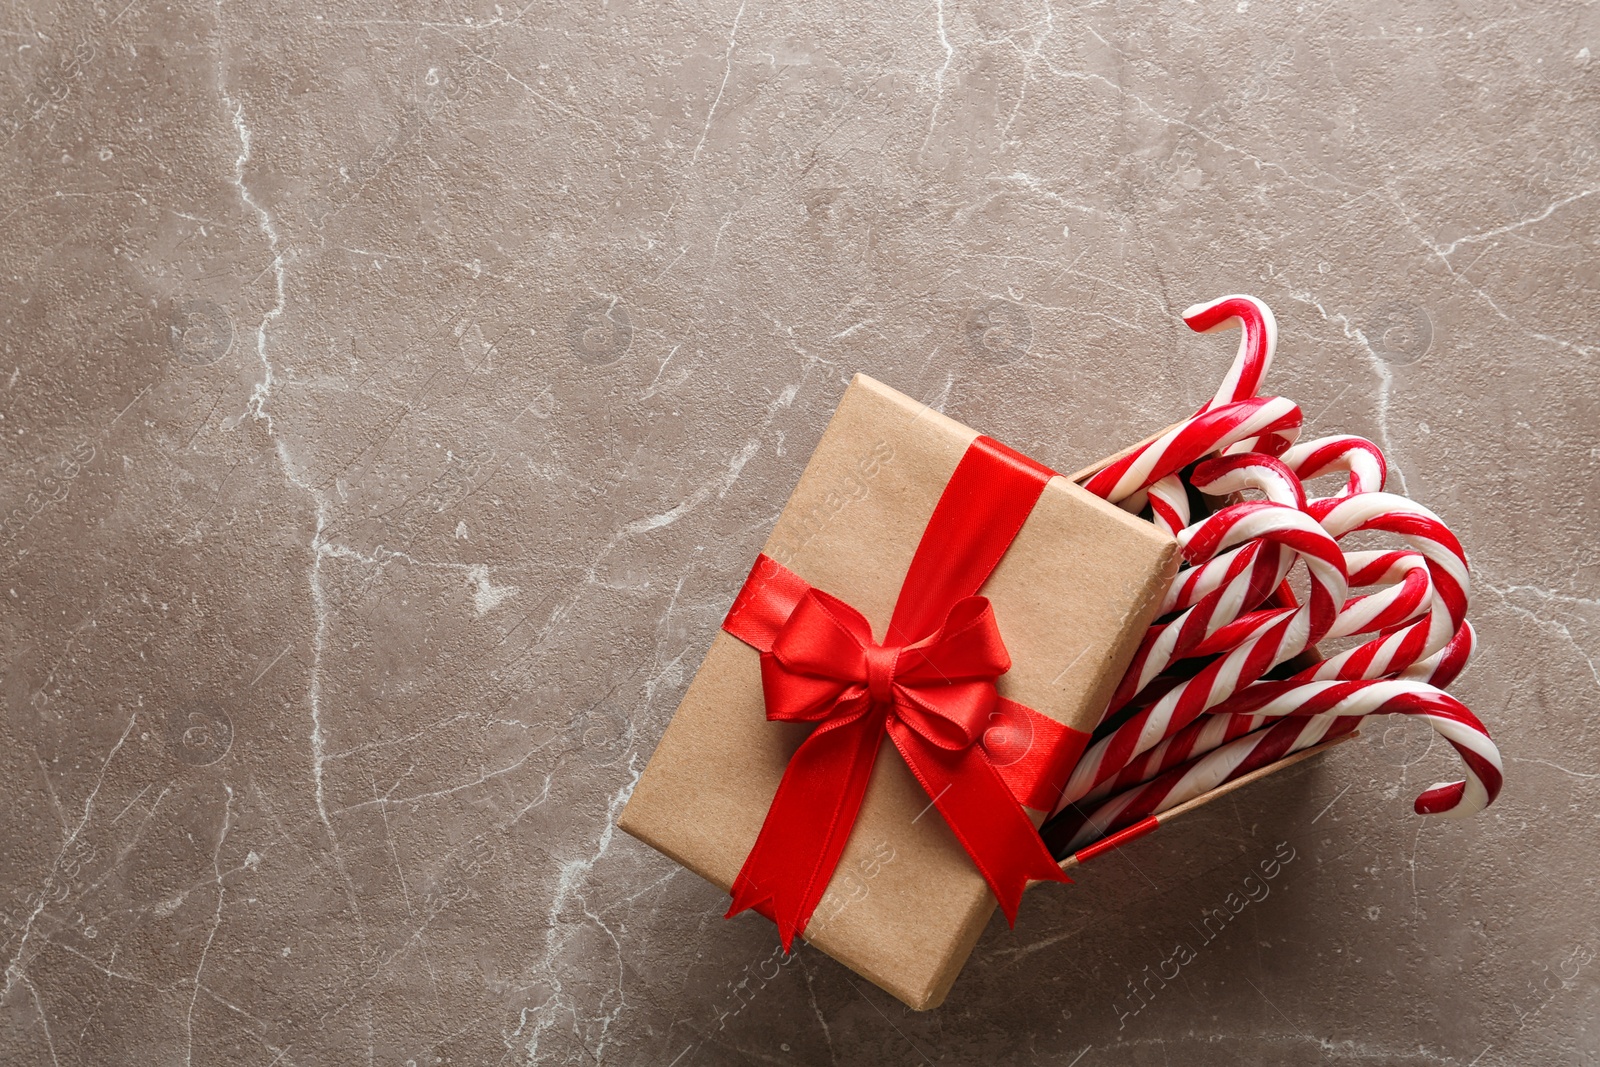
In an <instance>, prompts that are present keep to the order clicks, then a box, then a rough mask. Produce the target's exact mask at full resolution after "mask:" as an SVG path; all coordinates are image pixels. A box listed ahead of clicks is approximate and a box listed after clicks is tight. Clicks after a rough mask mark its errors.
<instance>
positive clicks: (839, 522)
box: [618, 375, 1178, 1009]
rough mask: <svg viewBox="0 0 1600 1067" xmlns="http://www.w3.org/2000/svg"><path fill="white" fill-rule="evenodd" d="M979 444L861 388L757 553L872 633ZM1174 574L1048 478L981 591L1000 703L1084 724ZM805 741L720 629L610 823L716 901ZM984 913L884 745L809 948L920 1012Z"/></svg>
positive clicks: (1159, 557) (1117, 524) (1105, 512)
mask: <svg viewBox="0 0 1600 1067" xmlns="http://www.w3.org/2000/svg"><path fill="white" fill-rule="evenodd" d="M976 436H977V432H976V431H974V430H971V429H969V428H967V427H965V426H962V425H961V424H960V423H958V422H955V421H954V420H952V419H949V418H947V417H945V416H944V415H941V414H940V413H938V412H936V411H933V410H932V409H930V408H928V407H927V406H926V405H923V404H918V403H916V402H915V401H913V400H911V399H910V398H908V397H905V396H903V395H901V394H900V393H897V392H895V391H894V390H892V389H889V388H888V387H886V386H884V385H882V384H880V383H878V382H876V381H874V380H872V379H871V378H867V377H865V376H863V375H857V376H856V378H855V380H854V381H853V382H852V383H851V385H850V387H849V389H848V390H847V391H846V393H845V395H844V398H843V400H842V401H841V402H840V404H839V409H838V411H837V412H836V413H835V414H834V417H833V420H832V421H831V422H830V423H829V425H828V428H827V430H826V432H825V433H824V434H823V437H822V440H821V442H820V443H819V444H818V446H817V449H816V452H815V453H814V454H813V455H812V458H811V461H810V463H809V464H808V465H807V467H806V470H805V473H804V474H803V475H802V476H801V479H800V483H799V485H798V486H797V487H796V489H795V491H794V494H793V496H791V497H790V500H789V503H788V505H787V506H786V507H785V508H784V511H783V514H782V515H781V516H780V518H779V520H778V523H777V525H776V527H775V528H774V529H773V532H772V536H771V538H770V539H769V540H768V542H767V545H766V547H765V549H764V551H765V552H766V554H767V555H769V556H771V557H772V558H774V559H776V560H778V562H780V563H783V564H784V565H785V566H787V567H789V568H790V569H791V570H793V571H795V572H796V573H797V574H799V575H800V576H801V577H802V578H804V579H806V580H807V581H808V582H810V583H811V584H812V585H813V586H815V587H817V588H820V589H823V590H826V591H828V592H830V593H833V594H835V595H837V596H840V597H842V598H843V599H845V600H846V601H848V602H849V603H850V604H852V605H854V606H855V607H856V608H857V609H858V610H859V611H861V612H862V614H864V615H865V616H866V617H867V619H868V620H870V621H871V623H872V625H873V631H874V634H875V635H876V636H878V637H880V638H881V637H882V635H883V631H884V627H885V626H886V624H887V622H888V618H889V615H890V614H891V612H892V609H893V606H894V602H895V599H896V597H897V596H898V595H899V590H900V583H901V580H902V578H903V577H904V575H905V573H906V569H907V567H908V566H909V564H910V562H911V557H912V555H913V553H914V552H915V551H916V548H917V544H918V542H919V541H920V540H921V537H922V531H923V528H924V527H925V526H926V525H927V521H928V518H929V516H930V515H931V514H932V513H933V509H934V505H935V504H936V503H937V502H938V500H939V496H940V494H941V493H942V492H943V490H944V486H945V483H946V482H947V481H948V480H949V478H950V475H951V473H952V472H953V471H954V470H955V467H956V464H957V463H958V462H959V461H960V459H961V457H962V454H963V453H964V452H965V450H966V448H967V446H968V445H969V444H970V443H971V442H972V440H973V438H975V437H976ZM1177 566H1178V554H1177V544H1176V542H1175V541H1173V540H1172V538H1170V537H1168V536H1167V535H1166V534H1164V533H1162V532H1161V531H1159V530H1157V529H1156V528H1155V527H1154V526H1152V525H1151V524H1149V523H1146V522H1143V521H1141V520H1139V519H1138V518H1136V517H1135V516H1132V515H1129V514H1127V513H1126V512H1123V511H1121V510H1120V509H1118V508H1116V507H1113V506H1111V505H1109V504H1107V503H1105V502H1104V501H1102V500H1100V499H1098V498H1096V497H1094V496H1091V495H1090V494H1088V493H1086V492H1085V491H1084V490H1083V489H1081V488H1080V487H1078V486H1077V485H1074V484H1072V483H1071V482H1070V481H1068V480H1067V479H1065V478H1062V477H1056V478H1053V479H1051V480H1050V482H1049V483H1048V485H1047V486H1046V487H1045V490H1044V492H1043V493H1042V494H1041V496H1040V498H1039V502H1038V504H1037V505H1036V506H1035V508H1034V511H1033V513H1032V515H1031V516H1030V517H1029V519H1028V522H1027V524H1026V525H1025V526H1024V527H1023V529H1022V531H1021V532H1020V533H1019V534H1018V535H1017V538H1016V540H1015V542H1013V544H1012V546H1011V549H1010V551H1009V552H1007V554H1006V556H1005V558H1004V559H1003V560H1002V561H1001V562H1000V565H999V566H998V567H997V568H996V569H995V571H994V573H993V575H992V576H991V577H990V579H989V581H988V582H987V583H986V584H985V585H984V587H983V589H982V593H983V595H985V596H987V597H989V598H990V600H991V601H992V602H993V604H994V610H995V615H996V618H997V619H998V621H999V625H1000V630H1001V634H1002V636H1003V638H1004V640H1005V642H1006V647H1007V648H1008V650H1009V651H1010V653H1011V658H1012V661H1013V666H1012V669H1011V670H1010V671H1009V672H1008V673H1007V674H1006V675H1004V676H1002V678H1001V679H1000V682H999V689H1000V692H1001V693H1002V695H1004V696H1007V697H1009V698H1011V699H1013V700H1017V701H1020V702H1022V703H1024V704H1027V705H1028V706H1030V707H1032V708H1034V709H1036V710H1037V711H1039V712H1041V713H1043V714H1045V715H1049V716H1050V717H1052V718H1054V719H1056V720H1058V721H1060V722H1063V723H1065V724H1067V725H1069V726H1072V727H1075V728H1077V729H1080V730H1083V731H1085V732H1088V731H1090V730H1092V729H1093V728H1094V725H1095V723H1096V721H1097V720H1098V718H1099V716H1100V713H1101V712H1102V711H1103V709H1104V708H1105V705H1106V701H1107V700H1108V699H1109V698H1110V695H1111V692H1112V690H1113V689H1114V688H1115V686H1116V684H1117V682H1118V681H1119V680H1120V679H1121V677H1122V673H1123V671H1124V670H1125V669H1126V667H1127V664H1128V662H1129V660H1130V659H1131V657H1132V655H1133V653H1134V651H1135V650H1136V648H1137V646H1138V643H1139V640H1140V638H1141V637H1142V636H1143V634H1144V631H1145V628H1146V627H1147V626H1148V625H1149V623H1150V621H1151V619H1152V618H1153V616H1154V614H1155V612H1156V610H1157V608H1158V607H1159V605H1160V602H1161V597H1162V595H1163V594H1164V593H1165V591H1166V588H1167V586H1168V584H1169V583H1170V581H1171V579H1172V575H1173V574H1174V573H1175V572H1176V570H1177ZM809 729H810V728H809V727H808V726H804V725H799V724H788V723H772V722H768V721H767V719H766V715H765V708H764V704H763V699H762V692H761V681H760V673H759V655H758V653H757V652H756V651H755V650H754V649H753V648H750V647H749V646H747V645H745V644H743V643H742V642H740V641H738V640H737V639H736V638H734V637H732V636H730V635H729V634H727V633H725V632H722V631H720V630H719V631H718V632H717V634H716V637H715V639H714V640H713V641H712V644H711V649H710V651H709V652H708V653H707V655H706V658H705V662H704V663H703V664H702V665H701V668H700V671H699V673H698V674H697V675H696V676H695V679H694V681H693V683H692V684H691V685H690V687H689V690H688V692H687V693H686V694H685V696H684V699H683V702H682V704H681V705H679V708H678V711H677V713H676V714H675V715H674V717H673V719H672V722H671V724H670V725H669V726H668V728H667V731H666V733H665V734H664V735H663V737H662V739H661V743H660V745H659V746H658V747H657V749H656V752H655V754H654V756H652V757H651V760H650V763H649V766H648V767H646V769H645V771H644V774H643V775H642V776H641V778H640V780H639V784H638V786H637V788H636V789H635V790H634V794H633V797H632V798H631V800H630V801H629V803H628V805H627V807H626V809H625V810H624V811H623V813H622V816H621V818H620V819H619V820H618V824H619V825H620V826H621V827H622V829H624V830H626V831H627V832H628V833H630V834H633V835H634V836H635V837H638V838H640V839H641V840H643V841H645V842H646V843H648V844H650V845H652V846H654V847H655V848H657V849H659V850H660V851H662V852H663V853H665V854H666V855H668V856H670V857H671V858H673V859H675V860H677V861H678V862H679V863H681V864H683V865H684V866H686V867H688V868H690V869H691V870H693V871H695V872H696V873H698V874H700V875H701V876H703V877H704V878H706V879H707V880H708V881H710V882H712V883H713V884H715V885H716V886H717V887H718V888H720V889H722V890H724V891H726V890H727V889H728V888H729V887H730V886H731V885H732V882H733V879H734V877H735V875H737V873H738V871H739V869H740V867H741V866H742V865H743V864H744V860H745V857H746V856H747V855H748V853H749V851H750V848H751V846H752V845H753V844H754V842H755V839H756V835H757V833H758V832H759V831H760V829H761V824H762V821H763V820H764V819H765V817H766V814H767V809H768V807H769V806H770V804H771V801H772V797H773V794H774V793H775V792H776V791H777V787H778V782H779V779H780V778H781V777H782V775H783V771H784V767H785V766H786V764H787V762H788V760H789V757H790V755H791V754H792V753H793V752H794V750H795V749H796V748H797V747H798V746H799V745H800V743H801V741H803V740H804V739H805V737H806V735H807V733H808V732H809ZM1040 817H1042V813H1037V814H1036V816H1035V821H1038V819H1039V818H1040ZM994 908H995V901H994V898H993V896H992V895H991V894H990V892H989V888H988V886H987V885H986V884H985V883H984V881H983V878H982V877H981V876H980V875H979V874H978V872H977V870H976V869H975V868H974V867H973V865H972V861H971V859H970V858H969V857H968V856H967V854H966V853H965V851H963V850H962V848H961V847H960V845H959V844H958V843H957V841H956V839H955V837H954V835H953V834H952V833H951V832H950V830H949V828H948V827H947V826H946V825H945V823H944V820H943V819H942V818H941V817H940V816H939V814H938V812H937V810H936V809H933V808H932V807H931V805H930V803H929V798H928V797H927V796H926V795H925V794H924V793H923V791H922V790H921V788H920V787H919V786H918V784H917V782H916V780H915V779H914V778H913V777H912V775H911V773H910V771H909V770H908V769H907V768H906V766H905V763H904V762H903V761H902V760H901V758H900V756H899V754H898V752H896V751H895V750H894V747H893V746H892V745H888V744H885V745H884V747H883V749H882V751H881V753H880V755H879V757H878V761H877V764H876V766H875V767H874V769H873V774H872V780H871V784H870V785H869V787H868V791H867V796H866V800H865V802H864V803H863V805H862V809H861V814H860V817H859V818H858V819H857V821H856V825H855V828H854V831H853V832H852V834H851V837H850V841H849V844H848V845H847V846H846V848H845V851H844V855H843V857H842V858H841V860H840V863H839V867H838V869H837V871H836V872H835V875H834V878H833V880H832V882H831V883H830V885H829V888H828V892H827V894H826V895H825V896H824V897H823V900H822V903H821V904H820V906H819V907H818V909H817V912H816V915H815V917H814V918H813V919H812V921H811V924H810V926H809V927H808V928H807V929H806V931H805V938H806V940H807V941H809V942H811V943H812V944H813V945H815V946H817V947H818V948H820V949H821V950H822V951H824V952H826V953H828V954H829V955H830V956H833V957H834V958H835V959H837V960H839V961H840V962H842V963H844V964H845V965H846V966H848V967H850V968H851V969H853V970H855V971H856V972H857V973H859V974H860V975H862V976H863V977H865V978H867V979H868V980H869V981H872V982H873V983H875V984H877V985H879V986H881V987H882V988H884V989H885V990H887V991H888V992H890V993H892V994H893V995H895V996H896V997H899V998H900V999H901V1000H902V1001H904V1002H905V1003H907V1004H909V1005H910V1006H912V1007H913V1008H918V1009H925V1008H930V1007H933V1006H935V1005H937V1004H938V1003H939V1002H940V1001H942V1000H943V999H944V997H945V994H946V993H947V992H948V991H949V988H950V984H951V983H952V982H953V981H954V980H955V976H956V974H957V973H958V972H959V970H960V968H961V965H962V964H963V963H964V962H965V960H966V958H967V956H968V955H969V954H970V952H971V951H972V947H973V945H974V944H975V943H976V941H977V939H978V936H979V934H980V933H981V932H982V930H983V927H984V925H985V923H986V922H987V921H988V919H989V916H990V914H991V913H992V912H993V910H994ZM759 921H762V922H765V921H766V920H764V919H763V920H759Z"/></svg>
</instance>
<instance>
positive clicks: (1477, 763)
mask: <svg viewBox="0 0 1600 1067" xmlns="http://www.w3.org/2000/svg"><path fill="white" fill-rule="evenodd" d="M1467 644H1468V645H1469V646H1470V644H1471V635H1470V631H1469V633H1468V639H1467ZM1230 703H1231V705H1232V706H1231V707H1230V709H1229V710H1231V711H1232V712H1233V713H1235V714H1251V715H1271V716H1283V715H1292V716H1295V717H1296V718H1301V717H1306V716H1326V717H1335V716H1339V717H1343V716H1364V715H1380V714H1382V715H1414V716H1416V717H1418V718H1420V719H1422V720H1423V721H1425V722H1427V723H1428V725H1430V726H1432V727H1433V729H1434V732H1435V733H1437V734H1438V735H1439V736H1440V737H1443V738H1444V739H1445V740H1446V741H1448V742H1450V744H1451V746H1452V747H1454V748H1455V750H1456V751H1457V752H1458V753H1460V755H1461V759H1462V761H1463V762H1464V763H1465V764H1466V767H1467V777H1466V780H1465V781H1461V782H1443V783H1439V784H1437V785H1434V786H1431V787H1429V788H1428V789H1426V790H1425V791H1424V792H1423V793H1422V795H1421V796H1419V797H1417V800H1416V804H1415V807H1416V810H1417V813H1418V814H1419V815H1439V814H1444V813H1447V812H1448V813H1453V814H1456V815H1470V814H1472V813H1473V812H1477V811H1482V810H1483V809H1484V808H1486V807H1488V806H1489V805H1490V804H1491V803H1492V802H1493V801H1494V798H1495V797H1497V796H1499V795H1500V787H1501V785H1502V784H1503V782H1504V768H1503V767H1502V765H1501V763H1500V750H1499V749H1497V748H1496V747H1495V744H1494V741H1492V740H1491V739H1490V737H1489V731H1488V730H1487V729H1486V728H1485V727H1484V725H1483V723H1481V722H1479V721H1478V717H1477V716H1476V715H1474V714H1472V712H1471V711H1469V710H1468V709H1467V706H1466V705H1465V704H1463V703H1461V701H1459V700H1457V699H1455V698H1454V697H1452V696H1449V695H1448V694H1446V693H1444V692H1443V691H1441V690H1440V689H1439V688H1437V687H1436V686H1432V685H1429V684H1427V683H1426V682H1418V681H1412V680H1409V679H1397V678H1386V679H1381V680H1378V681H1349V682H1295V681H1288V682H1262V683H1259V684H1258V685H1255V686H1252V687H1251V688H1250V691H1249V692H1248V693H1241V694H1239V695H1238V697H1237V698H1236V699H1235V700H1234V701H1232V702H1230Z"/></svg>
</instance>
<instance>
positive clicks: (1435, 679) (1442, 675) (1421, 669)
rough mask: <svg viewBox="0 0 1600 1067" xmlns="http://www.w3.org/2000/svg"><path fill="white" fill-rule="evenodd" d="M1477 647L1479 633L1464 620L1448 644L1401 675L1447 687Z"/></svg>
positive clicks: (1441, 687)
mask: <svg viewBox="0 0 1600 1067" xmlns="http://www.w3.org/2000/svg"><path fill="white" fill-rule="evenodd" d="M1477 649H1478V633H1477V631H1476V630H1474V629H1473V628H1472V624H1471V623H1470V622H1464V623H1462V624H1461V629H1459V630H1457V631H1456V635H1455V636H1454V637H1452V638H1451V639H1450V643H1449V644H1448V645H1445V646H1444V647H1443V648H1441V649H1440V650H1439V651H1437V652H1435V653H1434V654H1433V655H1431V656H1429V657H1428V658H1427V659H1425V660H1419V661H1418V662H1416V663H1413V664H1412V665H1411V666H1409V667H1407V668H1406V669H1405V670H1404V671H1401V672H1400V677H1402V678H1404V679H1406V680H1407V681H1412V682H1427V683H1428V684H1429V685H1432V686H1437V687H1438V688H1440V689H1445V688H1447V687H1448V686H1449V685H1450V683H1451V682H1453V681H1455V680H1456V676H1457V675H1458V674H1460V673H1461V671H1462V669H1463V668H1465V667H1466V665H1467V661H1468V660H1470V659H1471V658H1472V654H1473V653H1474V652H1476V651H1477Z"/></svg>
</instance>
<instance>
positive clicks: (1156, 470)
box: [1083, 396, 1304, 510]
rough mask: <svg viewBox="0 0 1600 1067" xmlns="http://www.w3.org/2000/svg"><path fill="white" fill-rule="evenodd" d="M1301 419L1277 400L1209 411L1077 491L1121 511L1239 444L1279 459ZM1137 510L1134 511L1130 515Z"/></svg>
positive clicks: (1259, 400)
mask: <svg viewBox="0 0 1600 1067" xmlns="http://www.w3.org/2000/svg"><path fill="white" fill-rule="evenodd" d="M1303 421H1304V416H1303V415H1302V414H1301V412H1300V408H1299V407H1298V406H1296V405H1295V404H1294V403H1292V402H1290V401H1288V400H1285V399H1283V398H1282V397H1280V396H1272V397H1258V398H1254V399H1250V400H1239V401H1235V402H1234V403H1231V404H1224V405H1222V406H1220V407H1213V408H1211V409H1209V410H1207V411H1206V412H1205V413H1204V414H1202V415H1196V416H1195V417H1194V418H1192V419H1187V420H1185V421H1184V422H1182V423H1179V424H1178V425H1177V426H1175V427H1173V428H1172V429H1171V430H1168V431H1167V432H1166V433H1164V434H1162V435H1161V436H1160V437H1158V438H1156V439H1155V440H1154V441H1151V442H1149V443H1148V444H1145V445H1143V446H1141V447H1140V448H1137V449H1135V450H1134V451H1132V452H1130V453H1129V454H1128V455H1126V456H1123V457H1122V458H1121V459H1119V460H1116V461H1114V462H1112V463H1109V464H1107V465H1106V467H1105V468H1104V469H1103V470H1101V471H1100V472H1099V473H1097V474H1095V475H1094V476H1093V477H1091V478H1090V479H1089V480H1088V481H1086V482H1084V483H1083V487H1084V488H1085V489H1087V490H1088V491H1089V492H1091V493H1093V494H1095V495H1096V496H1098V497H1100V498H1102V499H1104V500H1109V501H1110V502H1111V503H1113V504H1121V505H1123V506H1125V507H1126V506H1127V505H1128V504H1129V503H1130V502H1131V501H1132V500H1133V499H1135V494H1137V493H1140V492H1141V491H1142V490H1145V489H1147V488H1149V486H1151V485H1152V484H1154V483H1155V482H1157V481H1159V480H1161V479H1162V478H1165V477H1166V476H1167V475H1169V474H1176V473H1177V472H1179V471H1181V470H1182V469H1183V468H1185V467H1187V466H1188V465H1189V464H1191V463H1193V462H1194V461H1195V460H1197V459H1201V458H1203V457H1205V456H1208V455H1210V454H1211V453H1213V452H1217V451H1220V450H1222V449H1226V448H1228V447H1230V446H1232V445H1235V444H1238V443H1240V442H1254V443H1255V447H1254V449H1253V451H1258V452H1265V453H1267V454H1269V455H1273V454H1278V453H1282V452H1283V451H1284V450H1285V449H1287V448H1288V447H1289V446H1290V445H1291V444H1293V443H1294V439H1295V438H1296V437H1297V436H1299V433H1300V425H1301V423H1302V422H1303ZM1134 510H1137V509H1134Z"/></svg>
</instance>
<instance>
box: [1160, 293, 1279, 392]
mask: <svg viewBox="0 0 1600 1067" xmlns="http://www.w3.org/2000/svg"><path fill="white" fill-rule="evenodd" d="M1183 321H1184V323H1185V324H1186V325H1187V326H1188V327H1189V329H1191V330H1194V331H1195V332H1196V333H1211V332H1212V331H1213V330H1224V329H1228V328H1230V327H1232V326H1235V325H1237V326H1239V327H1241V328H1242V330H1243V336H1241V337H1240V338H1239V353H1238V355H1236V356H1234V357H1233V366H1231V367H1229V368H1228V374H1227V376H1226V377H1225V378H1223V379H1222V385H1221V386H1220V387H1219V388H1218V389H1217V395H1216V396H1214V397H1213V398H1212V399H1211V400H1209V401H1207V402H1206V403H1205V404H1203V405H1202V406H1201V408H1200V410H1199V411H1197V412H1195V414H1197V415H1200V414H1204V413H1205V412H1206V411H1208V410H1210V409H1211V408H1213V407H1216V406H1219V405H1222V404H1230V403H1232V402H1234V401H1236V400H1248V399H1249V398H1250V397H1253V396H1255V395H1256V392H1257V390H1259V389H1260V388H1261V381H1262V379H1264V378H1265V377H1266V376H1267V369H1268V368H1269V367H1271V366H1272V351H1273V349H1274V348H1276V347H1277V344H1278V320H1277V319H1276V318H1274V317H1273V314H1272V309H1271V308H1269V307H1267V305H1265V304H1263V303H1262V302H1261V301H1260V300H1257V299H1256V298H1255V297H1253V296H1244V295H1243V294H1235V295H1233V296H1224V297H1221V298H1220V299H1217V300H1213V301H1211V302H1210V303H1206V304H1195V305H1194V306H1193V307H1191V308H1189V309H1188V310H1186V311H1185V312H1184V313H1183Z"/></svg>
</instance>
